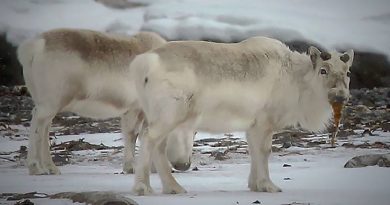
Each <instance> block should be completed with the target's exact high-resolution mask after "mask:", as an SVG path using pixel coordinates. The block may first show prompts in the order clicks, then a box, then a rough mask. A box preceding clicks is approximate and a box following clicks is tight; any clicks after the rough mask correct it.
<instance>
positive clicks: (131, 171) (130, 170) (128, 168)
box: [123, 162, 134, 174]
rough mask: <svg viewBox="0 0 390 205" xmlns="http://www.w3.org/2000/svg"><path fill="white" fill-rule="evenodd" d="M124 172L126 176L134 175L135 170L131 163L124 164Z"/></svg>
mask: <svg viewBox="0 0 390 205" xmlns="http://www.w3.org/2000/svg"><path fill="white" fill-rule="evenodd" d="M123 172H124V173H126V174H134V168H133V165H132V163H131V162H125V163H124V164H123Z"/></svg>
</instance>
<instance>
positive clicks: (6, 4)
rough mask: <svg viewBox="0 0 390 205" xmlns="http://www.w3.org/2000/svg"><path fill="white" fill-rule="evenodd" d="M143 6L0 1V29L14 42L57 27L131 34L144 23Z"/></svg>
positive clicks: (60, 0)
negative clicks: (122, 6)
mask: <svg viewBox="0 0 390 205" xmlns="http://www.w3.org/2000/svg"><path fill="white" fill-rule="evenodd" d="M143 14H144V9H143V8H135V9H131V10H117V9H110V8H107V7H105V6H104V5H102V4H100V3H96V2H95V1H92V0H83V1H79V0H55V1H51V0H39V1H37V0H26V1H14V0H2V1H1V2H0V32H6V34H7V40H8V41H9V42H11V43H13V44H15V45H18V44H20V43H21V42H22V41H23V40H25V39H26V38H31V37H33V36H34V35H36V34H38V33H40V32H43V31H46V30H50V29H54V28H60V27H67V28H84V29H94V30H98V31H115V32H121V33H127V34H134V33H136V32H138V31H139V29H140V27H141V25H142V23H143Z"/></svg>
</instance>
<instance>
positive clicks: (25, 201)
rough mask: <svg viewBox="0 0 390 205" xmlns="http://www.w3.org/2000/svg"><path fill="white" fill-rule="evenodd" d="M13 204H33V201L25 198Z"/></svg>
mask: <svg viewBox="0 0 390 205" xmlns="http://www.w3.org/2000/svg"><path fill="white" fill-rule="evenodd" d="M15 205H34V203H33V202H31V201H30V200H28V199H26V200H23V201H18V202H16V203H15Z"/></svg>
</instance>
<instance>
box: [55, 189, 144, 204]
mask: <svg viewBox="0 0 390 205" xmlns="http://www.w3.org/2000/svg"><path fill="white" fill-rule="evenodd" d="M50 198H52V199H71V200H72V201H73V202H79V203H86V204H91V205H138V203H137V202H136V201H134V200H132V199H130V198H127V197H124V196H122V195H121V194H117V193H114V192H104V191H93V192H62V193H58V194H54V195H51V196H50Z"/></svg>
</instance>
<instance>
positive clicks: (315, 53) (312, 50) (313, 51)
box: [307, 46, 321, 68]
mask: <svg viewBox="0 0 390 205" xmlns="http://www.w3.org/2000/svg"><path fill="white" fill-rule="evenodd" d="M307 52H308V54H309V56H310V60H311V62H312V63H313V66H314V68H315V67H316V64H317V61H318V58H319V57H320V56H321V51H320V50H318V48H316V47H314V46H310V47H309V49H308V51H307Z"/></svg>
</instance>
